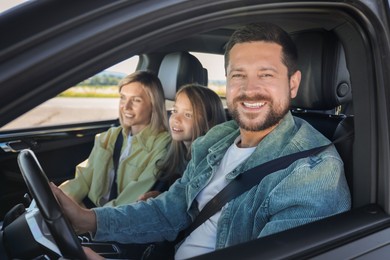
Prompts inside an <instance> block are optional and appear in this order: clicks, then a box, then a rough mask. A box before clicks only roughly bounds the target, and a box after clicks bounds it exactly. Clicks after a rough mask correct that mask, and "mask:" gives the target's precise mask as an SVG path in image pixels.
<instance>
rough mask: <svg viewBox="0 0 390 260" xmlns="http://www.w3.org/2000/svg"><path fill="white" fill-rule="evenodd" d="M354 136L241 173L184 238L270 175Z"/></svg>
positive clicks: (208, 205) (218, 196)
mask: <svg viewBox="0 0 390 260" xmlns="http://www.w3.org/2000/svg"><path fill="white" fill-rule="evenodd" d="M352 136H353V131H350V132H349V133H347V134H346V135H343V136H341V137H340V138H338V139H336V140H335V141H333V142H331V143H329V144H327V145H323V146H319V147H315V148H312V149H309V150H305V151H301V152H297V153H293V154H289V155H285V156H282V157H279V158H276V159H274V160H271V161H268V162H266V163H263V164H260V165H258V166H256V167H254V168H252V169H249V170H247V171H245V172H243V173H241V174H240V175H238V176H237V177H236V178H235V179H234V180H232V181H231V182H230V183H229V184H228V185H227V186H226V187H225V188H224V189H222V190H221V191H220V192H219V193H218V194H217V195H215V197H214V198H212V199H211V200H210V201H209V202H208V203H207V204H206V205H205V206H204V208H203V209H202V211H201V212H200V213H199V214H198V216H197V217H196V218H195V220H194V221H193V222H192V224H191V225H190V226H189V227H188V228H187V229H185V230H184V234H185V235H184V236H185V237H187V236H188V235H189V234H191V232H192V231H194V230H195V229H196V228H197V227H199V226H200V225H201V224H202V223H203V222H205V221H206V220H207V219H209V218H210V217H211V216H213V215H214V214H215V213H217V212H218V211H219V210H220V209H221V208H222V207H223V206H224V205H225V204H226V203H228V202H229V201H231V200H232V199H234V198H236V197H238V196H239V195H240V194H243V193H244V192H245V191H248V190H249V189H251V188H252V187H253V186H255V185H258V184H259V183H260V182H261V180H262V179H263V178H264V177H265V176H267V175H268V174H270V173H273V172H276V171H279V170H281V169H285V168H287V167H288V166H289V165H291V164H292V163H293V162H295V161H296V160H298V159H301V158H305V157H310V156H313V155H315V154H318V153H320V152H321V151H323V150H325V149H326V148H327V147H329V146H331V145H333V144H335V143H339V142H341V141H343V140H346V139H348V138H350V137H352Z"/></svg>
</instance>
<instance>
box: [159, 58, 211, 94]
mask: <svg viewBox="0 0 390 260" xmlns="http://www.w3.org/2000/svg"><path fill="white" fill-rule="evenodd" d="M158 77H159V78H160V80H161V83H162V85H163V88H164V94H165V98H166V99H169V100H174V99H175V94H176V92H177V90H178V89H179V88H180V87H182V86H183V85H185V84H190V83H198V84H201V85H205V86H207V70H206V69H205V68H203V66H202V64H201V63H200V61H199V60H198V59H197V58H196V57H195V56H193V55H191V54H189V53H188V52H175V53H170V54H167V55H166V56H165V57H164V59H163V60H162V62H161V65H160V69H159V71H158Z"/></svg>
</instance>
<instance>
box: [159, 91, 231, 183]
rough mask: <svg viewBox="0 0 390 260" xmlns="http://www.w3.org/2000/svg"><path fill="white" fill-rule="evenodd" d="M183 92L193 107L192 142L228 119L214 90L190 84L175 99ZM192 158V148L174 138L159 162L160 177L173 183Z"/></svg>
mask: <svg viewBox="0 0 390 260" xmlns="http://www.w3.org/2000/svg"><path fill="white" fill-rule="evenodd" d="M181 94H184V95H186V96H187V97H188V99H189V100H190V103H191V106H192V109H193V120H194V129H193V135H192V140H191V143H192V142H193V141H194V140H195V139H196V138H198V137H199V136H202V135H204V134H206V132H207V131H208V130H209V129H210V128H212V127H213V126H215V125H217V124H220V123H223V122H225V121H226V113H225V110H224V107H223V104H222V101H221V99H220V98H219V96H218V95H217V94H216V93H215V92H214V91H213V90H211V89H209V88H207V87H205V86H202V85H198V84H188V85H184V86H183V87H181V88H180V89H179V91H178V92H177V93H176V98H175V99H177V97H178V96H179V95H181ZM190 159H191V149H188V150H187V148H186V146H185V145H184V143H183V142H182V141H175V140H172V142H171V144H170V146H169V148H168V151H167V154H166V156H165V158H164V159H162V160H160V161H158V162H157V177H158V179H159V180H162V181H166V182H169V185H170V184H172V183H173V182H174V181H175V180H176V179H177V178H178V177H180V176H181V175H182V174H183V172H184V170H185V168H186V166H187V163H188V161H189V160H190Z"/></svg>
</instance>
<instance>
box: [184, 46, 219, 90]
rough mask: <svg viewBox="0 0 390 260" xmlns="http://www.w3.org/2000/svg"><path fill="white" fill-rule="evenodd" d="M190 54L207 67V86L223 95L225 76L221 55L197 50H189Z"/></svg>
mask: <svg viewBox="0 0 390 260" xmlns="http://www.w3.org/2000/svg"><path fill="white" fill-rule="evenodd" d="M191 54H192V55H194V56H195V57H196V58H198V60H199V61H200V63H202V66H203V67H204V68H205V69H207V74H208V79H209V80H208V87H209V88H211V89H212V90H214V91H215V92H216V93H217V94H218V95H219V96H220V97H225V95H226V87H225V86H226V78H225V68H224V57H223V55H220V54H209V53H199V52H191Z"/></svg>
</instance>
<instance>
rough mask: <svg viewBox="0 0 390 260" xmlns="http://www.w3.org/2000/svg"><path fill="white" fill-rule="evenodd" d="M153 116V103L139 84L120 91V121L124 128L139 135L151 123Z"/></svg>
mask: <svg viewBox="0 0 390 260" xmlns="http://www.w3.org/2000/svg"><path fill="white" fill-rule="evenodd" d="M151 116H152V102H151V100H150V97H149V95H148V94H147V93H146V90H145V89H144V87H143V86H142V85H141V83H139V82H132V83H129V84H127V85H124V86H123V87H122V88H121V91H120V102H119V119H120V122H121V125H122V127H123V128H125V129H127V130H129V131H130V130H131V133H132V134H133V135H135V134H137V133H139V132H140V131H142V129H144V128H145V127H146V126H147V125H148V124H149V123H150V118H151Z"/></svg>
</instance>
